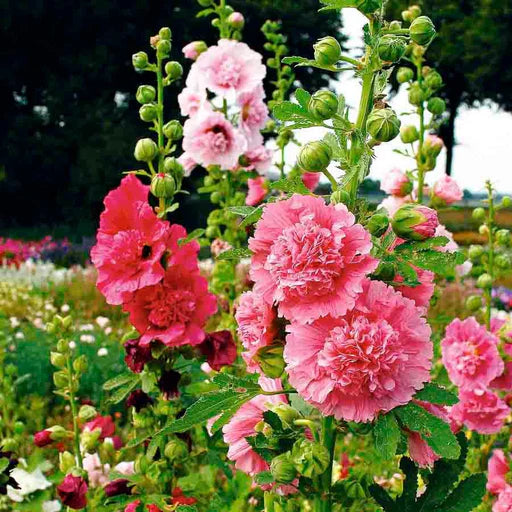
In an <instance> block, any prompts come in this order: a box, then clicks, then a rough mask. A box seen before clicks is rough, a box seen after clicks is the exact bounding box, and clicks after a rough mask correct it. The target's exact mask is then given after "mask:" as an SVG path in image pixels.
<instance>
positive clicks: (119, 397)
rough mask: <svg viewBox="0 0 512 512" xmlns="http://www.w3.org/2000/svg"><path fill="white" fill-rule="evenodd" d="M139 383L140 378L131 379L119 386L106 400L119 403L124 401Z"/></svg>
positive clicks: (110, 402)
mask: <svg viewBox="0 0 512 512" xmlns="http://www.w3.org/2000/svg"><path fill="white" fill-rule="evenodd" d="M138 384H139V379H137V380H134V381H131V382H129V383H127V384H125V385H123V386H121V387H119V388H118V389H117V390H116V391H114V393H112V394H111V395H110V396H109V397H108V398H107V400H106V403H107V404H118V403H119V402H122V401H123V400H124V399H125V398H126V397H127V396H128V395H129V394H130V393H131V392H132V391H133V390H134V389H135V388H136V387H137V386H138Z"/></svg>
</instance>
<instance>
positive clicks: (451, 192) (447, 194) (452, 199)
mask: <svg viewBox="0 0 512 512" xmlns="http://www.w3.org/2000/svg"><path fill="white" fill-rule="evenodd" d="M432 194H433V196H434V198H435V199H439V200H440V201H441V202H442V203H443V204H446V205H449V204H453V203H456V202H457V201H460V200H461V199H462V197H463V195H464V194H463V193H462V190H461V189H460V187H459V185H458V184H457V182H456V181H455V180H454V179H453V178H451V177H450V176H448V175H447V174H445V175H443V176H442V177H441V178H439V179H438V180H437V181H436V182H435V183H434V188H433V189H432Z"/></svg>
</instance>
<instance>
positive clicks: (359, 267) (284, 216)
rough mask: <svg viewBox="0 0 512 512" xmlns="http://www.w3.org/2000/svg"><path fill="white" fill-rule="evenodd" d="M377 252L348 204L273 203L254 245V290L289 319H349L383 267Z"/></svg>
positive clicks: (297, 199) (302, 199) (300, 199)
mask: <svg viewBox="0 0 512 512" xmlns="http://www.w3.org/2000/svg"><path fill="white" fill-rule="evenodd" d="M371 247H372V243H371V237H370V234H369V233H368V232H367V231H366V230H365V229H364V228H363V227H362V226H361V225H359V224H356V223H355V219H354V215H353V214H352V213H350V212H349V211H348V210H347V207H346V206H345V205H343V204H338V205H332V204H331V205H326V204H325V202H324V201H323V199H321V198H319V197H311V196H301V195H297V194H295V195H293V196H292V197H291V198H290V199H286V200H284V201H279V202H277V203H271V204H267V205H266V206H265V209H264V212H263V216H262V218H261V219H260V221H259V222H258V224H257V226H256V231H255V233H254V237H253V238H251V239H250V240H249V248H250V249H251V251H252V252H253V256H252V261H251V270H250V276H251V279H252V280H253V281H254V282H255V285H254V291H255V292H256V293H257V294H259V295H260V296H262V298H263V300H264V301H265V302H267V304H269V305H271V304H274V303H276V304H277V305H278V310H279V314H280V315H281V316H284V317H286V318H289V319H299V321H301V322H304V323H308V322H312V321H313V320H315V319H316V318H321V317H325V316H327V315H331V316H333V317H340V316H343V315H344V314H345V313H346V312H347V311H348V310H349V309H351V308H352V307H353V306H354V304H355V302H356V298H357V294H359V293H360V292H361V291H362V282H363V280H364V278H365V276H366V275H367V274H369V273H370V272H372V271H373V270H375V269H376V268H377V265H378V261H377V260H375V259H374V258H372V257H371V256H370V250H371Z"/></svg>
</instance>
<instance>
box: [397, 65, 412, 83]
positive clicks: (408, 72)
mask: <svg viewBox="0 0 512 512" xmlns="http://www.w3.org/2000/svg"><path fill="white" fill-rule="evenodd" d="M413 78H414V71H413V70H412V69H411V68H405V67H403V68H399V69H398V71H397V73H396V79H397V80H398V83H400V84H405V83H406V82H410V81H411V80H412V79H413Z"/></svg>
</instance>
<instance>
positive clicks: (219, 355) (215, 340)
mask: <svg viewBox="0 0 512 512" xmlns="http://www.w3.org/2000/svg"><path fill="white" fill-rule="evenodd" d="M198 348H199V351H200V352H201V354H203V355H204V356H205V357H206V360H207V361H208V364H209V365H210V366H211V367H212V368H213V369H214V370H216V371H219V370H220V369H221V368H222V367H223V366H230V365H232V364H233V363H234V362H235V359H236V343H235V340H234V339H233V335H232V334H231V331H228V330H223V331H217V332H210V333H208V334H207V335H206V338H205V339H204V341H203V342H202V343H201V344H200V345H199V346H198Z"/></svg>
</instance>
